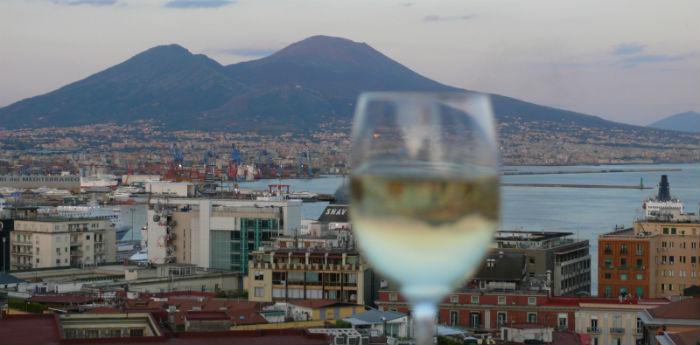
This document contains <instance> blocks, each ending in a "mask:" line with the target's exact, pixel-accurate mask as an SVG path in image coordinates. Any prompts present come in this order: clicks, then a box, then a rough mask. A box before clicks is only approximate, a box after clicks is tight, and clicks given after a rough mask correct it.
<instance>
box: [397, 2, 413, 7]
mask: <svg viewBox="0 0 700 345" xmlns="http://www.w3.org/2000/svg"><path fill="white" fill-rule="evenodd" d="M399 6H401V7H411V6H413V3H412V2H402V3H400V4H399Z"/></svg>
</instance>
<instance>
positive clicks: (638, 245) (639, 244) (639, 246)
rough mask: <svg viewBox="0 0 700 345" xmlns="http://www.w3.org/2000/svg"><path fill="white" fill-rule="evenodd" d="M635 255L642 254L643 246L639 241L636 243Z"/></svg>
mask: <svg viewBox="0 0 700 345" xmlns="http://www.w3.org/2000/svg"><path fill="white" fill-rule="evenodd" d="M636 254H637V255H643V254H644V246H642V244H641V243H638V244H637V253H636Z"/></svg>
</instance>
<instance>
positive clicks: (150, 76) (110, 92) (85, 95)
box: [0, 45, 244, 128]
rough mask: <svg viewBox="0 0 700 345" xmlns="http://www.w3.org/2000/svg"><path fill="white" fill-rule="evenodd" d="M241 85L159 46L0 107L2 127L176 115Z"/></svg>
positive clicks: (213, 102)
mask: <svg viewBox="0 0 700 345" xmlns="http://www.w3.org/2000/svg"><path fill="white" fill-rule="evenodd" d="M242 89H244V86H242V85H241V84H239V83H236V82H234V81H233V80H231V79H230V78H229V77H227V76H226V75H225V74H224V71H223V66H221V65H220V64H219V63H217V62H216V61H214V60H211V59H209V58H208V57H206V56H204V55H193V54H191V53H190V52H189V51H187V50H186V49H185V48H183V47H181V46H178V45H168V46H158V47H155V48H151V49H149V50H146V51H144V52H142V53H140V54H138V55H136V56H134V57H132V58H131V59H129V60H127V61H125V62H123V63H121V64H118V65H116V66H113V67H110V68H108V69H106V70H104V71H102V72H99V73H97V74H94V75H92V76H90V77H88V78H85V79H83V80H80V81H77V82H74V83H72V84H69V85H66V86H64V87H62V88H60V89H58V90H55V91H52V92H50V93H47V94H45V95H41V96H37V97H32V98H28V99H25V100H22V101H19V102H17V103H14V104H11V105H9V106H7V107H5V108H2V109H0V120H2V122H3V123H4V126H6V127H10V128H13V127H45V126H72V125H81V124H89V123H99V122H118V123H127V122H132V121H136V120H142V119H162V120H166V121H167V120H168V118H169V117H170V118H178V117H179V115H183V116H187V115H188V114H190V113H192V112H197V111H204V110H207V109H211V108H212V107H215V106H218V105H221V104H223V103H225V102H226V101H227V100H228V99H230V97H231V96H232V95H233V94H234V93H236V92H240V90H242Z"/></svg>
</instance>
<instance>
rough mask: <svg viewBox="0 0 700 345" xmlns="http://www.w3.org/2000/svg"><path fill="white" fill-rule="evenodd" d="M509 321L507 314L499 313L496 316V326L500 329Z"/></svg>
mask: <svg viewBox="0 0 700 345" xmlns="http://www.w3.org/2000/svg"><path fill="white" fill-rule="evenodd" d="M507 321H508V316H507V315H506V313H505V312H502V311H499V312H498V314H497V315H496V324H497V325H498V326H499V327H500V326H503V325H505V324H506V322H507Z"/></svg>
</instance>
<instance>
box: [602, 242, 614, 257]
mask: <svg viewBox="0 0 700 345" xmlns="http://www.w3.org/2000/svg"><path fill="white" fill-rule="evenodd" d="M603 253H604V254H608V255H610V254H612V246H611V245H610V244H606V245H605V249H604V250H603Z"/></svg>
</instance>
